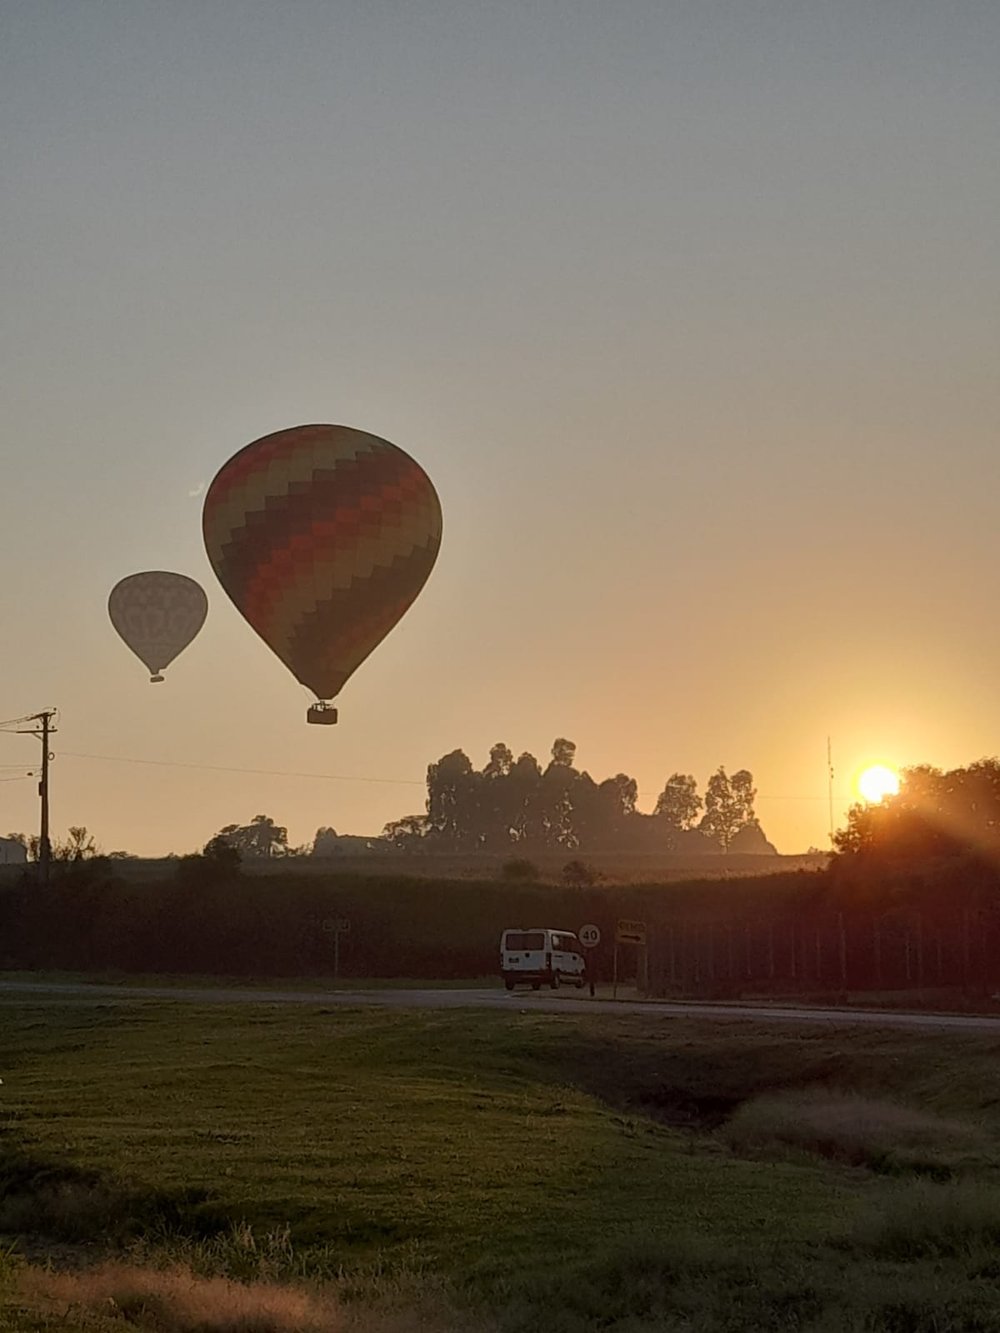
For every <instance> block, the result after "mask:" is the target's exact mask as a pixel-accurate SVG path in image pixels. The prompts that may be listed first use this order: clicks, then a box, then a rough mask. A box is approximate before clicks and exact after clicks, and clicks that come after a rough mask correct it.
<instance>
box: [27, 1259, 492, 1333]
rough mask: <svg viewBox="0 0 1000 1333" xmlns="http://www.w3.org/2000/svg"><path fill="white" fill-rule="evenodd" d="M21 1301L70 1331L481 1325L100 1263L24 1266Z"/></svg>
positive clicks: (460, 1331) (455, 1328)
mask: <svg viewBox="0 0 1000 1333" xmlns="http://www.w3.org/2000/svg"><path fill="white" fill-rule="evenodd" d="M17 1291H18V1295H19V1297H20V1299H21V1300H22V1301H24V1302H25V1303H26V1304H27V1305H29V1306H32V1307H34V1308H36V1309H40V1310H44V1311H47V1312H50V1313H55V1314H57V1315H58V1316H59V1317H60V1318H62V1319H65V1321H66V1325H67V1327H69V1328H72V1327H75V1326H76V1325H75V1324H74V1322H73V1321H74V1316H75V1314H85V1313H86V1312H92V1313H95V1314H103V1315H108V1314H112V1315H115V1316H117V1317H119V1318H121V1319H123V1320H125V1321H127V1323H128V1325H130V1326H131V1327H132V1328H134V1329H137V1330H142V1333H471V1330H472V1329H473V1328H475V1329H480V1330H482V1329H483V1328H484V1325H483V1323H482V1321H481V1320H479V1319H476V1321H475V1322H474V1323H469V1322H466V1321H465V1320H463V1319H462V1318H461V1317H460V1316H459V1315H457V1314H456V1313H455V1312H454V1311H451V1310H447V1309H444V1308H442V1306H441V1303H440V1302H439V1301H436V1300H435V1301H434V1302H433V1304H432V1305H431V1306H428V1307H426V1308H425V1307H424V1306H423V1305H422V1304H421V1303H420V1301H419V1299H415V1300H414V1301H413V1303H412V1304H411V1305H410V1306H409V1307H407V1308H396V1307H393V1308H372V1307H366V1306H357V1305H347V1304H344V1303H343V1302H342V1301H341V1300H340V1299H339V1296H338V1294H337V1291H336V1289H335V1288H333V1287H325V1288H324V1287H316V1288H312V1289H310V1288H307V1287H304V1286H295V1285H290V1284H285V1283H278V1282H263V1281H251V1282H237V1281H234V1280H233V1279H231V1278H225V1277H206V1276H202V1275H200V1274H198V1273H195V1272H193V1271H192V1270H191V1269H190V1268H188V1267H183V1266H176V1267H172V1268H165V1269H157V1268H148V1267H141V1266H139V1265H135V1264H126V1263H105V1264H101V1265H100V1266H98V1267H95V1268H90V1269H87V1270H84V1271H82V1272H74V1273H56V1272H51V1271H47V1270H45V1269H41V1268H38V1267H32V1266H24V1267H23V1268H22V1269H21V1271H20V1273H19V1275H18V1282H17Z"/></svg>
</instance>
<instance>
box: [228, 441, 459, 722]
mask: <svg viewBox="0 0 1000 1333" xmlns="http://www.w3.org/2000/svg"><path fill="white" fill-rule="evenodd" d="M202 525H203V529H204V535H205V549H206V550H207V552H208V558H209V560H210V561H211V563H212V568H213V569H214V570H215V572H216V574H217V575H218V578H219V582H220V583H221V584H222V586H223V588H224V589H225V591H226V593H227V594H228V595H229V597H230V598H231V599H232V601H233V603H234V604H235V606H236V608H237V610H238V611H239V612H240V614H241V615H242V616H243V617H244V618H245V619H246V620H247V621H248V622H249V623H250V625H251V626H252V627H253V628H254V629H255V630H256V631H257V633H258V634H259V635H260V637H261V638H262V639H263V640H264V642H265V643H266V644H267V645H268V647H269V648H270V649H271V650H272V651H273V652H274V653H275V654H276V655H277V657H279V658H280V659H281V661H282V662H284V664H285V666H287V667H288V669H289V670H290V671H291V673H292V675H293V676H294V677H295V678H296V680H298V681H299V682H300V683H301V684H302V685H305V686H306V688H307V689H309V690H311V691H312V693H313V697H314V698H315V699H316V703H314V704H313V705H312V707H311V708H310V709H309V711H308V713H307V715H306V716H307V720H308V721H309V722H317V723H322V724H329V723H333V722H336V720H337V710H336V709H335V708H333V707H331V706H330V702H329V701H330V700H331V699H334V698H336V696H337V695H338V694H339V692H340V690H341V689H342V688H343V686H344V684H345V682H346V681H347V680H348V679H349V677H350V676H351V675H352V674H353V673H354V672H355V671H356V670H357V668H358V667H359V666H360V665H361V663H362V662H363V661H364V660H365V658H366V657H367V656H368V655H369V653H371V652H372V650H373V649H374V648H376V647H377V646H378V645H379V643H381V641H382V640H383V639H384V638H385V636H386V635H387V634H388V633H389V631H390V630H391V629H392V628H393V626H394V625H395V624H396V623H397V621H399V619H400V618H401V617H402V615H403V614H404V613H405V612H406V610H407V609H408V608H409V607H410V605H411V604H412V603H413V601H414V600H415V598H416V597H417V594H418V593H419V592H420V590H421V588H422V587H423V586H424V584H425V583H426V581H427V578H428V576H429V575H430V572H431V569H432V568H433V567H434V561H435V560H436V558H437V553H438V547H439V546H440V544H441V505H440V502H439V500H438V497H437V493H436V492H435V490H434V487H433V486H432V484H431V481H430V478H429V477H428V476H427V474H426V473H425V472H424V470H423V469H422V468H421V467H420V466H419V464H417V463H415V462H414V460H413V459H412V458H410V456H409V455H408V454H405V453H404V452H403V450H402V449H399V448H397V447H396V445H394V444H390V443H389V441H388V440H383V439H380V438H379V437H378V436H377V435H369V434H368V433H367V432H366V431H362V430H353V429H352V428H350V427H348V426H323V425H317V426H295V427H292V428H291V429H289V430H280V431H277V432H275V434H273V435H265V436H264V437H263V439H260V440H255V441H254V442H253V443H252V444H248V445H247V446H246V447H245V448H244V449H241V450H240V452H239V453H238V454H235V455H234V456H233V457H232V458H231V459H230V460H229V462H228V463H226V464H225V466H224V467H222V468H221V470H220V471H219V472H218V473H217V474H216V476H215V478H214V480H213V481H212V484H211V486H209V488H208V491H207V493H206V495H205V505H204V511H203V514H202Z"/></svg>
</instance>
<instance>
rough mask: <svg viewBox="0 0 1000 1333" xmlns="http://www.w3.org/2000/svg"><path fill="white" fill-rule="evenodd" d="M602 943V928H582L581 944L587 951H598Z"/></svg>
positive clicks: (588, 926)
mask: <svg viewBox="0 0 1000 1333" xmlns="http://www.w3.org/2000/svg"><path fill="white" fill-rule="evenodd" d="M600 942H601V928H600V926H590V925H587V926H581V927H580V943H581V944H582V945H583V947H584V948H585V949H596V947H597V946H598V945H599V944H600Z"/></svg>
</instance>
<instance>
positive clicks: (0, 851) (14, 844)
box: [0, 838, 28, 866]
mask: <svg viewBox="0 0 1000 1333" xmlns="http://www.w3.org/2000/svg"><path fill="white" fill-rule="evenodd" d="M27 860H28V853H27V852H26V851H25V850H24V848H23V847H22V846H21V844H20V843H19V842H18V841H17V840H16V838H0V866H23V865H24V864H25V863H26V862H27Z"/></svg>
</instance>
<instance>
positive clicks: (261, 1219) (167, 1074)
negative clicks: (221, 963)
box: [0, 1001, 1000, 1333]
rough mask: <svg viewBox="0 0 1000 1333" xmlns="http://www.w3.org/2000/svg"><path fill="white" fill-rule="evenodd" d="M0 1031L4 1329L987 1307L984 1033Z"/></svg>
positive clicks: (992, 1111)
mask: <svg viewBox="0 0 1000 1333" xmlns="http://www.w3.org/2000/svg"><path fill="white" fill-rule="evenodd" d="M0 1025H2V1026H0V1030H2V1032H3V1040H2V1047H0V1050H2V1054H0V1076H2V1078H3V1080H4V1085H3V1087H2V1088H0V1116H2V1121H0V1124H2V1138H0V1185H2V1190H3V1194H2V1199H0V1235H2V1237H3V1239H2V1240H0V1291H2V1293H3V1295H2V1302H3V1303H2V1305H0V1310H2V1313H0V1328H3V1329H9V1330H15V1329H16V1330H21V1329H25V1330H39V1331H40V1330H50V1329H56V1328H60V1329H64V1330H65V1329H66V1328H71V1329H80V1330H86V1333H105V1331H106V1330H111V1329H116V1330H118V1333H122V1330H123V1329H128V1328H130V1327H137V1328H142V1329H158V1330H161V1331H162V1330H178V1331H180V1330H185V1331H191V1333H193V1330H195V1329H202V1330H209V1329H217V1330H228V1331H235V1330H238V1329H241V1330H245V1331H246V1333H250V1330H257V1333H267V1330H275V1331H277V1330H295V1329H317V1330H320V1329H323V1330H326V1329H330V1330H333V1329H344V1330H347V1329H355V1328H356V1329H358V1330H376V1329H377V1330H379V1331H381V1330H383V1329H386V1330H388V1329H393V1330H395V1329H407V1330H409V1329H411V1328H417V1327H421V1328H427V1329H429V1330H455V1329H480V1328H481V1329H490V1328H495V1329H497V1330H500V1331H501V1333H536V1331H538V1330H551V1333H584V1330H595V1331H596V1330H599V1329H603V1330H615V1333H630V1331H634V1333H639V1330H652V1329H662V1330H674V1331H676V1333H680V1330H690V1331H691V1333H695V1331H696V1330H697V1333H701V1331H702V1330H705V1331H706V1333H713V1331H714V1330H719V1331H721V1330H727V1331H728V1330H732V1331H733V1333H735V1331H736V1330H765V1329H767V1330H772V1329H802V1330H807V1329H808V1330H813V1333H833V1330H847V1331H848V1333H850V1330H862V1329H870V1330H877V1329H886V1330H890V1331H891V1333H925V1331H926V1333H931V1330H934V1333H952V1331H953V1333H958V1331H959V1330H963V1331H964V1330H972V1331H973V1333H975V1331H976V1330H983V1331H985V1330H995V1329H1000V1190H998V1189H997V1186H998V1185H1000V1175H998V1164H1000V1110H998V1108H1000V1058H998V1057H1000V1040H998V1039H996V1038H991V1037H978V1036H963V1037H956V1036H939V1035H921V1036H919V1037H915V1036H913V1035H912V1034H900V1033H896V1032H879V1031H865V1032H858V1031H856V1030H850V1031H846V1030H845V1031H844V1032H831V1031H830V1030H829V1029H827V1028H823V1029H822V1030H819V1029H817V1030H813V1029H798V1030H796V1031H795V1032H794V1033H792V1032H789V1031H787V1030H780V1029H776V1028H775V1029H772V1028H768V1027H766V1026H754V1025H751V1024H748V1023H746V1022H739V1023H733V1024H725V1023H722V1022H719V1021H714V1022H712V1023H710V1024H709V1023H698V1022H697V1021H695V1020H684V1021H672V1022H663V1021H662V1020H659V1021H656V1022H655V1023H652V1024H651V1023H650V1022H649V1021H648V1020H646V1019H643V1018H639V1017H624V1016H623V1017H618V1016H587V1017H570V1016H562V1015H542V1014H532V1013H531V1012H530V1009H527V1010H525V1011H521V1010H518V1009H515V1010H514V1011H513V1012H505V1013H493V1012H483V1011H480V1012H471V1011H458V1012H425V1013H416V1012H385V1011H371V1010H365V1011H361V1010H344V1009H340V1008H338V1009H336V1010H327V1011H323V1010H319V1009H314V1008H309V1007H306V1008H298V1007H295V1008H280V1007H268V1006H265V1005H262V1006H260V1007H257V1006H252V1007H247V1006H240V1007H232V1008H229V1007H225V1006H218V1007H217V1006H212V1007H211V1008H209V1007H206V1008H204V1009H199V1008H193V1007H190V1006H183V1005H173V1004H166V1003H154V1002H141V1001H137V1002H135V1003H120V1002H116V1003H109V1004H107V1005H103V1006H89V1007H87V1008H79V1009H77V1008H71V1007H63V1006H62V1005H60V1004H57V1003H51V1002H48V1003H44V1004H43V1003H41V1002H31V1003H29V1002H22V1001H5V1002H3V1004H2V1006H0ZM111 1258H113V1259H114V1260H115V1261H116V1262H117V1263H118V1267H117V1268H115V1269H113V1270H109V1269H104V1268H101V1267H100V1264H101V1263H102V1262H103V1261H105V1260H107V1259H111ZM167 1270H171V1271H167ZM226 1281H229V1282H235V1283H238V1284H241V1285H239V1286H236V1287H233V1286H230V1287H227V1286H225V1283H226ZM213 1284H214V1285H213ZM246 1284H255V1285H246ZM268 1302H270V1304H268ZM70 1306H72V1309H71V1313H70V1314H69V1315H68V1316H67V1314H66V1311H67V1309H68V1308H70ZM67 1320H68V1322H67ZM4 1321H6V1322H4Z"/></svg>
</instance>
